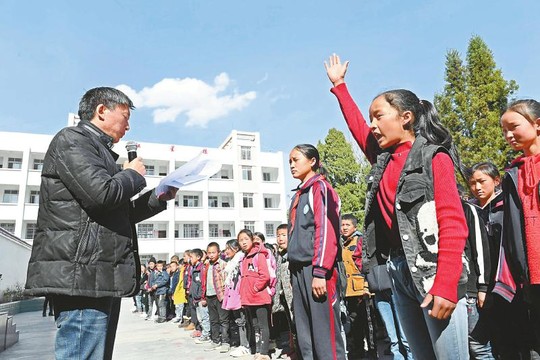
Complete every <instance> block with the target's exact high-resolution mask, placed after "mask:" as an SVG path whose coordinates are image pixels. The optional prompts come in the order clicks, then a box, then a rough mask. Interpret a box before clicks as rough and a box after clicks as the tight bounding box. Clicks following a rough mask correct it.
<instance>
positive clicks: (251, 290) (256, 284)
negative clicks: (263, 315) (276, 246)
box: [240, 244, 272, 306]
mask: <svg viewBox="0 0 540 360" xmlns="http://www.w3.org/2000/svg"><path fill="white" fill-rule="evenodd" d="M257 253H260V255H259V256H257V257H256V256H255V255H256V254H257ZM268 255H270V254H269V252H268V249H267V248H265V247H264V245H263V246H261V245H259V244H253V247H252V248H251V251H250V252H249V253H248V254H247V255H246V256H245V257H244V259H243V260H242V263H241V265H240V274H241V276H242V281H241V283H240V299H241V303H242V306H246V305H250V306H253V305H267V304H271V303H272V297H271V296H270V294H269V293H268V291H266V288H267V287H268V285H269V284H270V272H269V271H268V265H267V263H266V257H267V256H268ZM254 261H256V263H254Z"/></svg>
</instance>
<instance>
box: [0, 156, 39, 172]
mask: <svg viewBox="0 0 540 360" xmlns="http://www.w3.org/2000/svg"><path fill="white" fill-rule="evenodd" d="M3 167H4V159H3V158H1V157H0V168H3ZM7 168H8V169H21V168H22V158H15V157H10V158H8V161H7ZM32 169H34V170H40V171H41V170H42V169H43V159H34V164H33V166H32Z"/></svg>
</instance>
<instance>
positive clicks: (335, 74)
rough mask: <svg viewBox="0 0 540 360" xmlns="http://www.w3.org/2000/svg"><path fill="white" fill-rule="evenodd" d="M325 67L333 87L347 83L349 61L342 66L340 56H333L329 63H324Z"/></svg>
mask: <svg viewBox="0 0 540 360" xmlns="http://www.w3.org/2000/svg"><path fill="white" fill-rule="evenodd" d="M324 67H325V69H326V75H328V79H330V82H332V85H334V86H338V85H339V84H342V83H344V82H345V74H346V73H347V68H348V67H349V61H345V62H344V63H343V64H342V63H341V59H340V58H339V56H338V55H336V54H332V55H330V58H329V59H328V63H327V62H326V61H325V62H324Z"/></svg>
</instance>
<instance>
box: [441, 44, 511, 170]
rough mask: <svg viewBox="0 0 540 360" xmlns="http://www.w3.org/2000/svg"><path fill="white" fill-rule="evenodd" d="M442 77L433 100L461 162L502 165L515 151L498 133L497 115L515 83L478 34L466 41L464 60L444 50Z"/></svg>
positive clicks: (503, 166)
mask: <svg viewBox="0 0 540 360" xmlns="http://www.w3.org/2000/svg"><path fill="white" fill-rule="evenodd" d="M445 81H446V84H445V86H444V90H443V92H442V93H441V94H436V95H435V100H434V103H435V106H436V107H437V110H438V112H439V115H440V117H441V121H442V122H443V124H444V125H445V126H446V127H447V128H448V129H449V130H450V132H451V133H452V137H453V139H454V142H455V144H456V146H457V148H458V151H459V154H460V156H461V160H462V162H463V163H464V164H465V165H466V166H471V165H473V164H475V163H477V162H481V161H491V162H493V163H494V164H495V165H496V166H497V167H498V168H499V169H504V168H505V167H506V165H507V164H508V161H509V160H511V159H512V158H513V157H514V156H515V154H513V153H512V151H511V149H510V147H508V146H507V144H506V142H505V140H504V138H503V136H502V131H501V127H500V124H499V119H500V117H501V114H502V112H503V111H504V110H505V109H506V106H507V104H508V100H509V97H510V96H511V95H513V94H514V93H515V91H516V90H517V89H518V85H517V83H516V82H515V81H514V80H510V81H506V80H505V79H504V78H503V75H502V71H501V70H500V69H497V68H496V64H495V60H494V58H493V53H492V52H491V50H490V49H489V48H488V46H487V45H486V43H485V42H484V41H483V40H482V38H480V37H479V36H473V37H472V38H471V40H470V41H469V46H468V48H467V58H466V64H464V63H463V61H462V59H461V57H460V54H459V52H458V51H457V50H450V51H448V53H447V54H446V73H445Z"/></svg>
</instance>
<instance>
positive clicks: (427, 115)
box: [376, 89, 468, 181]
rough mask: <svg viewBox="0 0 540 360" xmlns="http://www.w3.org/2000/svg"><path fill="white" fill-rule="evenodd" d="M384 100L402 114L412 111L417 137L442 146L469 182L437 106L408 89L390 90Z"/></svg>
mask: <svg viewBox="0 0 540 360" xmlns="http://www.w3.org/2000/svg"><path fill="white" fill-rule="evenodd" d="M380 96H382V97H384V99H385V100H386V101H387V102H388V103H389V104H390V106H392V107H393V108H395V109H396V110H397V111H398V112H399V113H400V114H403V113H404V112H405V111H410V112H411V113H412V115H413V121H412V125H409V126H412V128H411V129H410V130H411V131H412V132H413V133H414V135H415V136H422V137H423V138H425V139H426V140H427V142H428V143H430V144H435V145H441V146H442V147H444V148H445V149H446V150H448V153H449V154H450V157H451V158H452V161H453V162H454V166H455V168H456V170H457V171H458V172H459V173H460V174H461V176H462V177H463V179H464V180H465V181H467V180H468V179H467V177H466V176H465V167H464V166H463V164H462V163H461V159H460V158H459V154H458V151H457V148H456V146H455V144H454V142H453V141H452V135H451V134H450V131H448V129H447V128H445V127H444V125H443V124H442V122H441V119H440V118H439V114H438V113H437V109H435V106H434V105H433V104H432V103H431V102H429V101H428V100H420V99H419V98H418V96H416V94H415V93H413V92H412V91H410V90H406V89H395V90H388V91H385V92H383V93H381V94H379V95H378V96H377V97H376V98H378V97H380Z"/></svg>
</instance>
